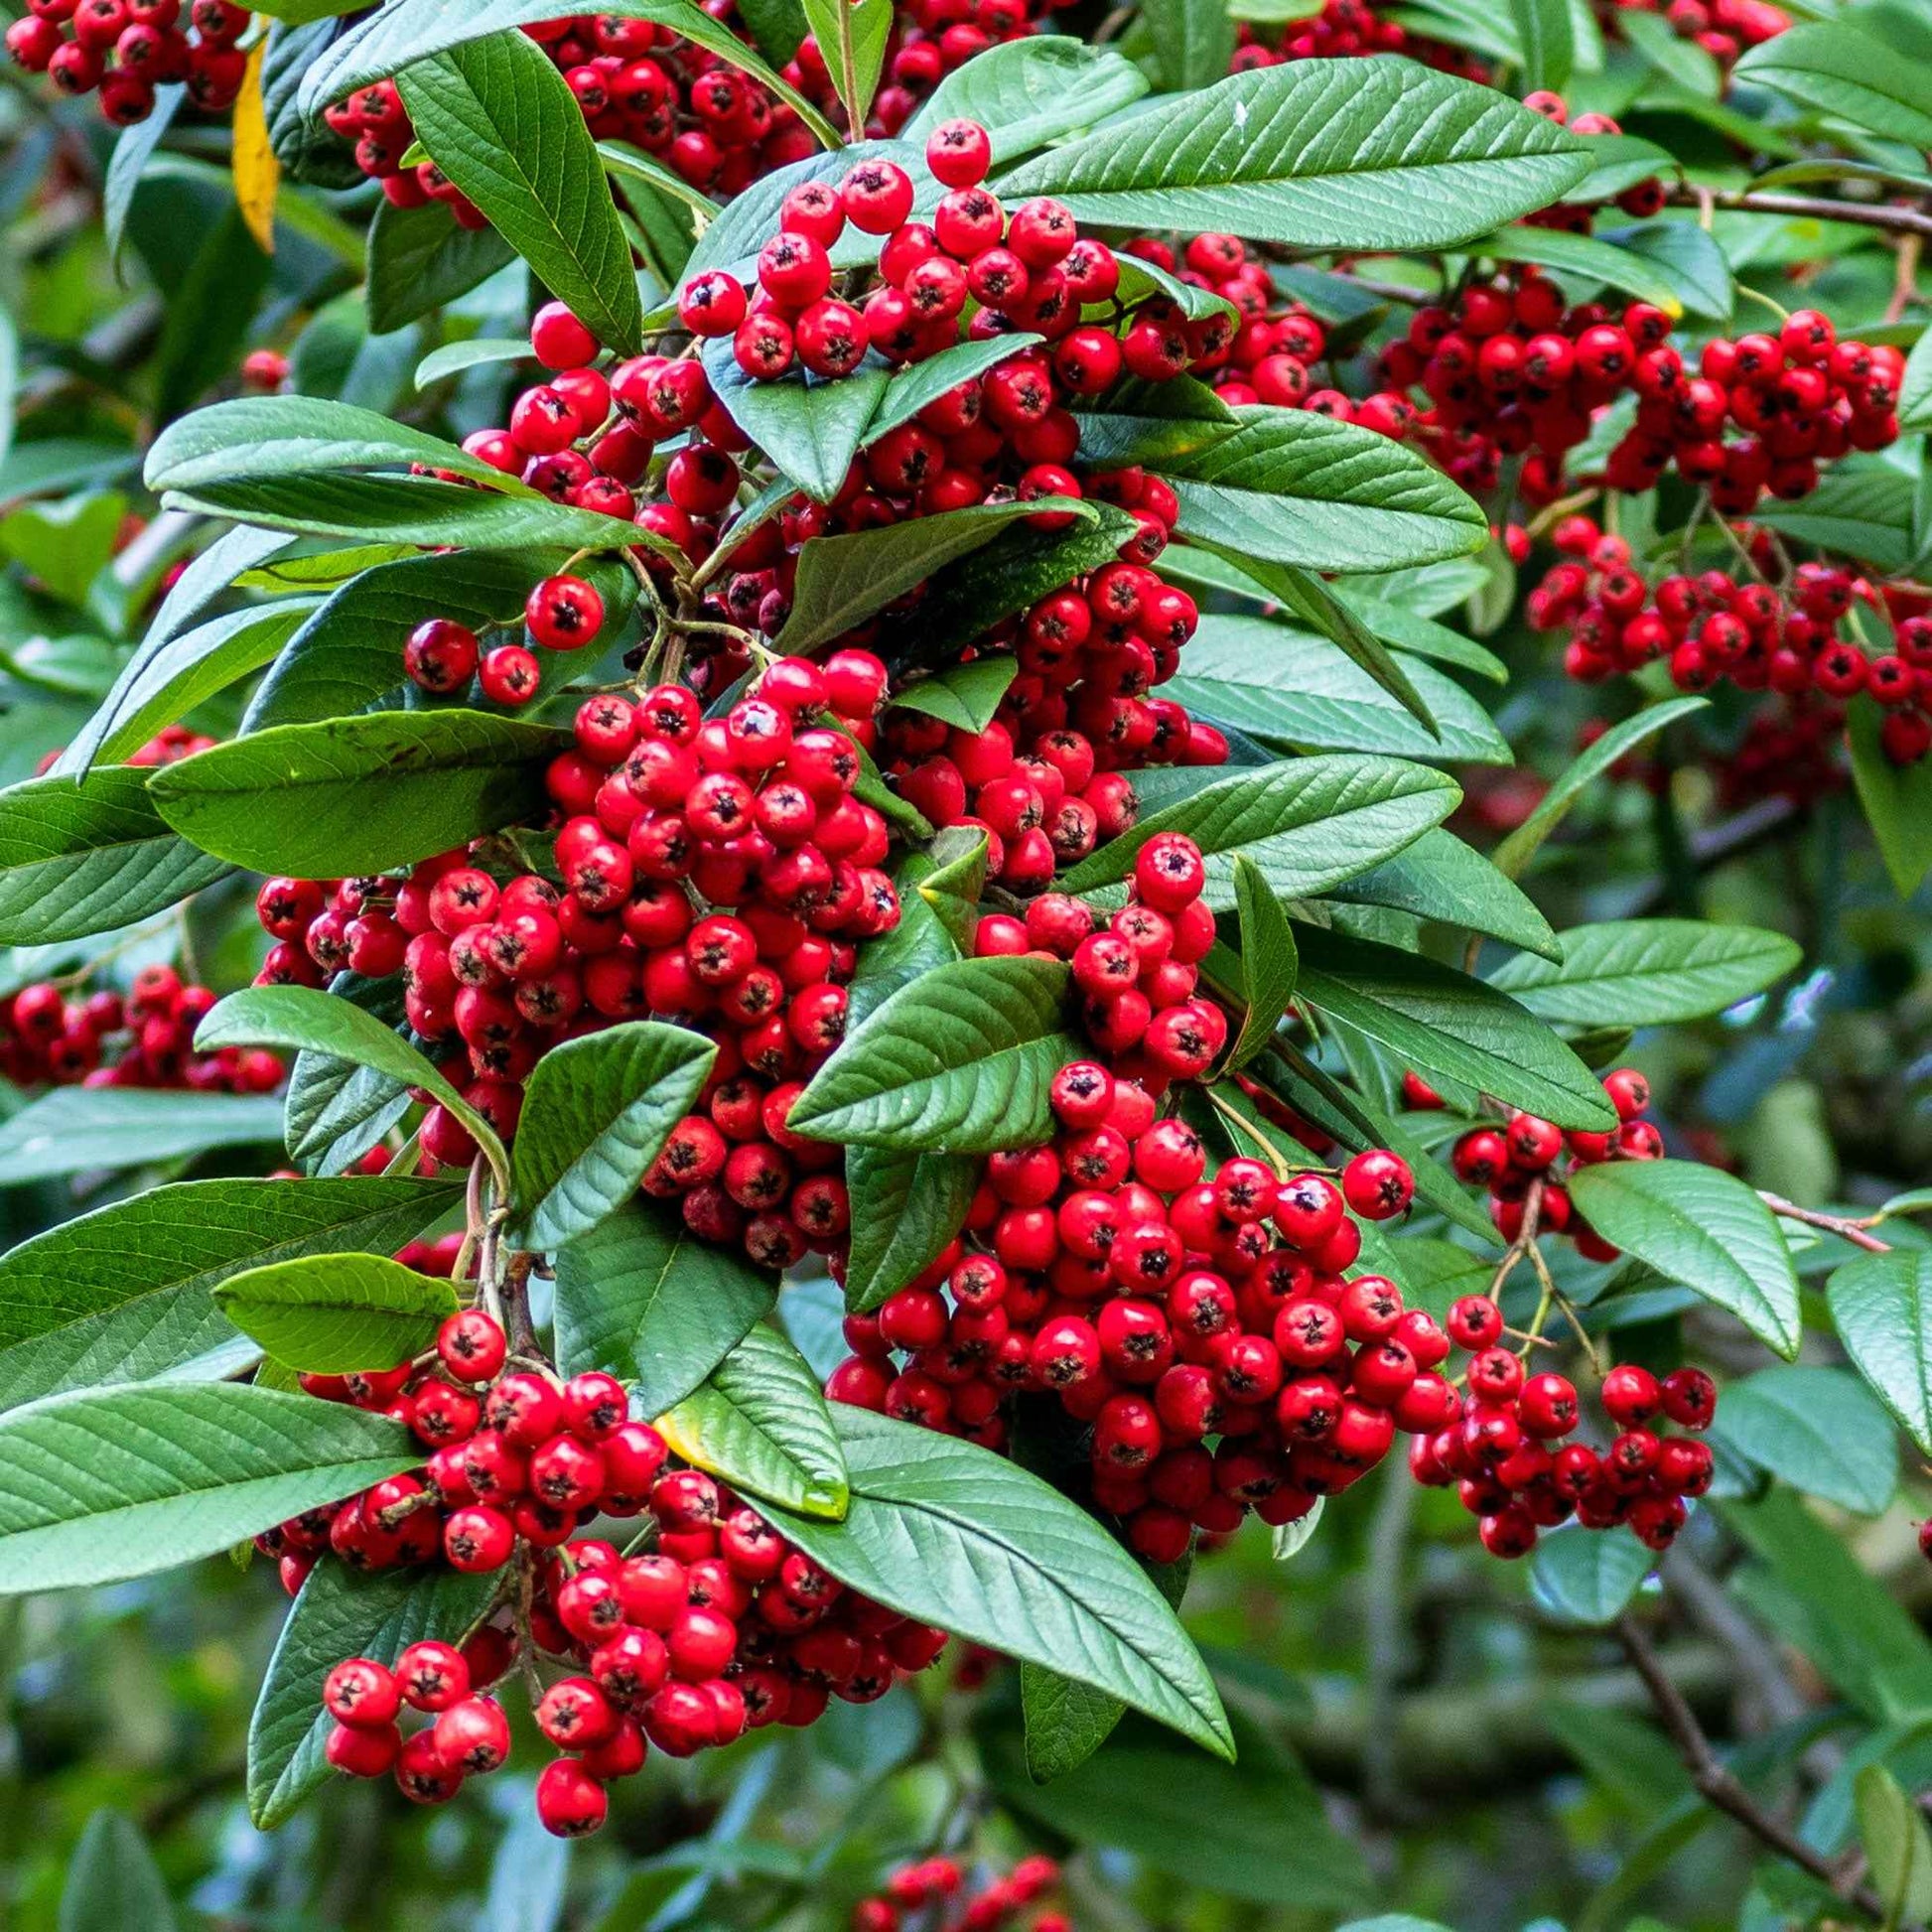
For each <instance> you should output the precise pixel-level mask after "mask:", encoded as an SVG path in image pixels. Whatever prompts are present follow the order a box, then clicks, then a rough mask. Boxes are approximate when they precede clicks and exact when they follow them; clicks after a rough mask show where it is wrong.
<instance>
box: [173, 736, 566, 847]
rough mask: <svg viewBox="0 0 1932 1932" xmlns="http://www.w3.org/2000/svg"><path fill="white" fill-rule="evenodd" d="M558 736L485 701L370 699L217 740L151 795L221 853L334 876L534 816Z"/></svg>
mask: <svg viewBox="0 0 1932 1932" xmlns="http://www.w3.org/2000/svg"><path fill="white" fill-rule="evenodd" d="M566 743H568V738H567V735H566V734H563V733H560V732H554V731H551V730H548V729H547V728H545V727H544V726H541V725H530V724H525V723H524V722H523V721H522V720H521V719H516V718H498V717H494V716H492V715H490V714H489V713H487V712H481V711H418V712H370V713H367V714H365V715H363V716H361V717H359V718H331V719H326V720H324V721H322V722H320V723H317V724H312V725H278V726H276V727H275V728H274V729H273V730H270V731H265V732H257V733H255V734H253V735H252V736H250V737H247V738H238V739H234V740H232V741H230V742H229V743H228V744H226V745H217V746H215V747H214V749H213V750H212V751H207V752H203V753H200V754H198V755H197V756H196V757H194V758H192V759H183V760H182V761H181V762H180V763H179V764H171V765H165V766H163V767H162V768H161V769H159V770H157V771H156V772H155V773H154V774H153V775H152V776H151V777H150V779H149V781H148V795H149V796H150V797H151V798H152V799H153V800H154V802H155V805H156V808H157V809H158V810H159V811H160V813H161V816H162V817H163V818H164V819H166V820H167V822H168V823H169V824H170V825H172V826H173V827H174V828H175V830H176V831H177V832H179V833H181V834H182V836H183V837H184V838H187V839H189V840H191V841H192V842H193V843H194V844H196V845H198V846H200V847H201V848H202V849H203V850H204V851H205V852H208V853H211V854H212V855H213V856H214V857H216V858H220V859H226V860H229V861H230V862H231V863H233V864H235V865H238V866H246V867H248V868H249V869H250V870H251V871H255V872H270V873H289V874H292V875H294V876H295V877H297V878H302V879H338V878H343V877H345V876H347V875H352V874H360V873H368V872H380V871H382V870H383V869H385V868H387V867H394V866H399V865H404V864H406V863H408V862H409V861H411V860H415V859H427V858H428V857H430V855H431V854H432V853H437V852H447V851H448V850H449V849H450V848H451V847H452V846H458V845H464V844H467V843H468V842H469V841H470V840H471V839H474V838H478V837H480V836H481V835H482V834H483V833H484V832H493V831H496V830H497V829H498V828H499V827H501V826H504V825H513V824H515V823H517V822H518V821H519V820H521V819H526V818H530V817H536V816H541V814H542V812H543V810H544V791H543V771H544V765H545V763H546V761H547V760H548V759H549V758H550V757H551V756H553V755H554V754H555V753H556V752H557V751H558V749H559V748H560V747H562V746H563V745H565V744H566Z"/></svg>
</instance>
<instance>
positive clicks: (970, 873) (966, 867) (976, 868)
mask: <svg viewBox="0 0 1932 1932" xmlns="http://www.w3.org/2000/svg"><path fill="white" fill-rule="evenodd" d="M962 838H963V840H964V842H963V844H962V843H961V841H962ZM986 851H987V846H986V835H985V834H984V833H978V834H975V833H973V832H972V831H971V829H970V828H968V827H960V828H959V829H957V830H948V831H946V832H942V833H941V834H940V835H939V837H938V838H937V839H935V840H934V841H933V843H932V845H931V847H930V848H929V849H928V850H926V851H921V852H910V853H907V854H906V856H905V858H904V859H903V860H902V861H901V862H900V865H899V869H898V876H897V881H896V882H895V883H896V885H897V891H898V902H899V918H898V924H897V925H896V926H894V927H893V929H892V930H891V931H890V932H887V933H883V934H882V935H881V936H880V937H879V938H877V939H873V940H870V941H868V942H867V944H866V945H865V946H864V947H863V948H862V949H861V951H860V954H859V969H858V971H857V972H856V973H855V974H854V975H853V979H852V986H851V989H850V992H849V994H848V997H847V1003H846V1019H845V1030H846V1034H847V1036H848V1037H849V1036H850V1035H853V1034H854V1033H856V1032H857V1031H858V1030H859V1028H860V1026H861V1025H862V1024H863V1023H864V1022H865V1021H866V1020H867V1019H869V1018H870V1017H871V1015H872V1014H874V1013H875V1012H877V1011H878V1009H879V1008H880V1007H882V1006H883V1005H884V1004H885V1003H886V1001H887V999H888V998H889V997H890V996H891V995H893V994H895V993H897V991H898V990H899V988H900V987H902V986H909V985H910V984H911V983H912V981H914V980H915V979H917V978H918V977H919V975H920V974H921V973H924V972H926V971H928V970H929V969H930V968H932V967H934V966H950V965H952V964H953V963H954V961H956V960H958V959H961V958H963V957H964V956H965V954H966V952H967V950H968V941H969V938H970V932H971V926H972V924H973V922H974V921H975V920H977V918H978V916H979V896H980V893H981V891H982V890H983V888H984V887H985V884H986Z"/></svg>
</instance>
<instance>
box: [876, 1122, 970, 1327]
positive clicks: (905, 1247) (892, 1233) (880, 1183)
mask: <svg viewBox="0 0 1932 1932" xmlns="http://www.w3.org/2000/svg"><path fill="white" fill-rule="evenodd" d="M979 1178H980V1163H979V1161H978V1159H977V1158H976V1157H975V1156H973V1155H970V1154H934V1153H923V1152H920V1151H919V1150H917V1149H909V1148H908V1149H901V1148H893V1147H855V1148H852V1149H850V1150H849V1151H848V1152H847V1154H846V1157H845V1184H846V1187H847V1189H848V1191H849V1192H850V1194H851V1197H852V1246H851V1249H850V1252H849V1253H848V1255H847V1257H846V1264H845V1295H846V1305H847V1307H849V1308H850V1309H851V1310H852V1311H853V1312H854V1313H855V1314H864V1313H867V1312H869V1311H871V1310H873V1309H876V1308H878V1307H879V1305H880V1304H881V1303H882V1302H884V1301H885V1300H886V1299H887V1298H888V1297H889V1296H891V1295H896V1294H897V1292H898V1291H899V1290H900V1289H901V1288H903V1287H905V1286H906V1284H907V1283H908V1282H910V1281H912V1280H913V1279H914V1278H915V1277H916V1276H919V1275H922V1274H924V1273H925V1271H926V1270H927V1269H928V1268H929V1267H931V1265H932V1264H933V1263H934V1262H935V1261H937V1260H938V1258H939V1257H940V1255H941V1254H942V1253H944V1251H945V1248H946V1244H947V1243H948V1242H949V1241H951V1240H952V1238H953V1237H954V1236H955V1235H956V1234H957V1233H958V1232H959V1230H960V1229H961V1227H963V1226H964V1225H965V1222H966V1210H967V1209H968V1208H969V1207H971V1206H972V1204H973V1195H974V1193H975V1192H976V1191H977V1189H978V1187H979Z"/></svg>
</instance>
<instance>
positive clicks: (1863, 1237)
mask: <svg viewBox="0 0 1932 1932" xmlns="http://www.w3.org/2000/svg"><path fill="white" fill-rule="evenodd" d="M1757 1197H1758V1199H1759V1200H1761V1201H1762V1202H1763V1203H1764V1205H1765V1206H1766V1207H1768V1208H1769V1209H1770V1210H1771V1212H1772V1213H1773V1214H1776V1215H1779V1216H1781V1217H1782V1218H1783V1219H1785V1220H1787V1221H1802V1222H1803V1223H1804V1224H1805V1226H1806V1227H1808V1228H1822V1229H1824V1231H1825V1232H1826V1233H1827V1234H1835V1235H1837V1236H1838V1238H1839V1239H1840V1240H1841V1241H1849V1242H1851V1244H1852V1245H1853V1246H1854V1247H1855V1248H1863V1249H1864V1250H1865V1251H1866V1252H1867V1253H1868V1254H1874V1255H1888V1254H1890V1253H1891V1243H1890V1242H1889V1241H1880V1240H1879V1239H1878V1237H1877V1236H1876V1235H1875V1234H1873V1233H1871V1232H1870V1231H1869V1230H1870V1227H1871V1222H1872V1221H1873V1220H1876V1219H1877V1218H1878V1217H1877V1216H1876V1215H1873V1216H1872V1217H1871V1220H1854V1219H1853V1218H1852V1217H1851V1216H1850V1215H1846V1214H1827V1213H1825V1212H1823V1211H1822V1210H1821V1209H1819V1208H1816V1207H1800V1206H1799V1205H1798V1203H1797V1202H1796V1201H1788V1200H1786V1199H1785V1198H1784V1196H1783V1195H1782V1194H1767V1193H1764V1192H1763V1191H1762V1190H1760V1191H1759V1193H1758V1196H1757Z"/></svg>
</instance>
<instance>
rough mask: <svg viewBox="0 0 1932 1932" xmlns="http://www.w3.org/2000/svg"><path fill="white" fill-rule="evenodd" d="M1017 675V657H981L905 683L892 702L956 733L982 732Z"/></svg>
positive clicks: (900, 708) (900, 709) (895, 705)
mask: <svg viewBox="0 0 1932 1932" xmlns="http://www.w3.org/2000/svg"><path fill="white" fill-rule="evenodd" d="M1019 674H1020V660H1019V659H1018V658H1017V657H981V658H976V659H975V660H974V661H973V662H972V663H970V664H955V665H953V666H952V668H951V669H950V670H945V671H940V672H939V673H937V674H936V675H935V676H933V677H928V678H921V679H919V680H918V681H917V682H916V683H913V684H908V685H906V686H905V687H904V689H903V690H901V691H900V692H899V693H898V695H897V697H895V698H894V699H893V700H892V706H893V708H894V709H896V710H899V711H922V712H924V713H925V714H926V715H927V716H928V717H931V718H938V719H940V720H942V721H943V722H944V723H946V724H948V725H951V726H952V727H953V728H954V729H955V730H957V731H963V732H983V731H984V730H985V729H986V728H987V726H988V725H990V724H991V723H992V722H993V714H994V713H995V712H996V711H998V710H999V708H1000V700H1001V699H1002V698H1004V697H1005V696H1006V694H1007V687H1008V686H1009V685H1010V684H1011V683H1012V682H1013V680H1014V679H1015V678H1016V677H1017V676H1018V675H1019Z"/></svg>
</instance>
